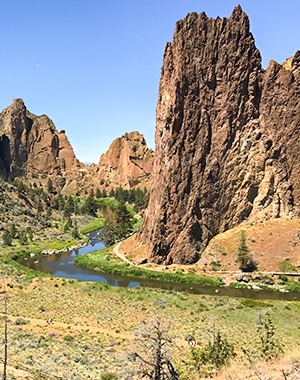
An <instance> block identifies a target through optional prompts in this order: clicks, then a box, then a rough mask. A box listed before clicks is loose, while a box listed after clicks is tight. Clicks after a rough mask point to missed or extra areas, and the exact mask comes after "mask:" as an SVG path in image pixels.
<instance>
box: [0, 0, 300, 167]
mask: <svg viewBox="0 0 300 380" xmlns="http://www.w3.org/2000/svg"><path fill="white" fill-rule="evenodd" d="M238 3H240V4H241V6H242V8H243V9H244V11H246V13H247V14H248V16H249V18H250V25H251V31H252V33H253V35H254V38H255V41H256V46H257V47H258V48H259V49H260V52H261V54H262V56H263V66H264V67H266V66H267V64H268V62H269V60H270V59H275V60H276V61H278V62H283V61H284V60H285V59H286V58H288V57H290V56H292V55H294V53H295V52H296V51H297V50H298V49H300V33H299V19H300V1H299V0H285V1H283V0H247V1H246V0H245V1H243V0H240V1H233V0H0V4H1V16H2V17H1V23H0V35H1V60H0V78H1V79H0V80H1V82H0V89H1V90H0V110H3V109H4V108H6V107H7V106H8V105H9V104H10V103H11V101H12V99H14V98H23V100H24V102H25V104H26V106H27V108H28V110H30V111H31V112H32V113H34V114H36V115H41V114H46V115H48V116H49V117H50V118H51V119H52V120H53V122H54V123H55V125H56V127H57V129H58V130H61V129H64V130H66V134H67V136H68V138H69V140H70V142H71V144H72V146H73V148H74V151H75V154H76V156H77V158H78V159H79V160H80V161H83V162H96V163H97V162H98V160H99V157H100V155H101V154H102V153H104V152H105V151H106V150H107V149H108V147H109V145H110V143H111V142H112V141H113V140H114V139H115V138H117V137H119V136H121V135H123V134H124V133H125V132H130V131H134V130H138V131H140V132H141V133H142V134H143V135H144V137H145V139H146V141H147V144H148V146H150V147H152V148H154V133H155V108H156V102H157V96H158V86H159V79H160V69H161V66H162V60H163V53H164V48H165V45H166V42H167V41H172V36H173V31H174V28H175V23H176V21H177V20H179V19H182V18H184V17H185V16H186V14H187V13H189V12H194V11H195V12H198V13H200V12H202V11H205V13H206V14H207V15H208V16H209V17H216V16H220V17H229V16H230V14H231V12H232V10H233V8H234V6H236V5H237V4H238Z"/></svg>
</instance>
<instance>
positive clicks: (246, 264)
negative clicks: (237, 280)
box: [236, 230, 257, 272]
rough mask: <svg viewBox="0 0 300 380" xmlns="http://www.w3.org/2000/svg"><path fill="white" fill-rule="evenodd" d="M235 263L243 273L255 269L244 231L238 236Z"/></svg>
mask: <svg viewBox="0 0 300 380" xmlns="http://www.w3.org/2000/svg"><path fill="white" fill-rule="evenodd" d="M236 261H237V263H239V266H240V269H241V270H242V271H243V272H252V271H254V270H255V269H256V267H257V264H256V262H255V261H254V260H253V257H252V255H251V253H250V249H249V247H248V246H247V243H246V233H245V231H244V230H242V231H241V234H240V238H239V245H238V249H237V259H236Z"/></svg>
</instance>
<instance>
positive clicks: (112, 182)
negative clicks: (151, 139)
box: [95, 132, 154, 189]
mask: <svg viewBox="0 0 300 380" xmlns="http://www.w3.org/2000/svg"><path fill="white" fill-rule="evenodd" d="M153 159H154V152H153V151H152V150H151V149H149V148H148V147H147V145H146V141H145V139H144V137H143V136H142V135H141V134H140V133H139V132H130V133H125V134H124V135H123V136H122V137H119V138H117V139H115V140H114V141H113V142H112V144H111V145H110V147H109V149H108V151H107V152H106V153H105V154H103V155H102V156H101V157H100V160H99V163H98V165H97V168H96V174H95V178H96V180H97V182H98V184H99V183H102V184H103V185H104V186H107V185H108V186H109V187H110V188H111V187H113V188H116V187H117V186H122V187H123V188H125V189H130V188H133V187H135V186H139V187H141V188H143V187H146V188H148V187H149V180H150V175H151V172H152V166H153Z"/></svg>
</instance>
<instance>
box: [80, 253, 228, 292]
mask: <svg viewBox="0 0 300 380" xmlns="http://www.w3.org/2000/svg"><path fill="white" fill-rule="evenodd" d="M110 251H111V248H105V249H103V250H100V251H95V252H92V253H87V254H85V255H81V256H78V257H76V258H75V260H74V263H75V264H76V265H79V266H82V267H85V268H90V269H94V270H98V271H101V272H105V273H113V274H117V275H122V276H128V277H139V278H144V279H153V280H162V281H170V282H184V283H189V284H193V283H198V284H202V285H210V286H221V285H222V283H221V282H220V281H218V280H216V279H214V278H211V277H201V276H197V275H196V274H194V273H187V274H184V273H182V272H180V271H177V272H176V273H169V272H159V271H151V270H146V269H142V268H139V267H135V266H129V265H128V264H126V263H124V262H123V261H121V260H119V259H116V258H115V257H114V256H113V255H112V254H111V253H110Z"/></svg>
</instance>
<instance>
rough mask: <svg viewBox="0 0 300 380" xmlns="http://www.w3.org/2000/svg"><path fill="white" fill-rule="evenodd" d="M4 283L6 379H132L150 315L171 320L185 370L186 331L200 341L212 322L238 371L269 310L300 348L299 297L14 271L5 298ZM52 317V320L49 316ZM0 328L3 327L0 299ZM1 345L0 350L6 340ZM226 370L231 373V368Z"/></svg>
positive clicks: (288, 345) (291, 348)
mask: <svg viewBox="0 0 300 380" xmlns="http://www.w3.org/2000/svg"><path fill="white" fill-rule="evenodd" d="M4 291H6V292H7V296H8V298H7V314H8V321H9V322H8V365H9V368H8V369H9V373H11V375H10V376H11V377H10V378H11V379H13V378H16V379H22V378H24V379H37V378H41V379H42V378H45V379H52V378H53V379H54V378H59V379H101V376H104V375H105V374H108V373H111V374H112V373H113V374H116V376H117V378H118V379H133V378H134V377H133V373H134V368H135V364H134V362H132V361H131V360H130V352H131V351H132V350H133V349H135V339H136V337H137V331H138V329H139V326H140V324H141V322H142V321H146V322H147V321H149V323H150V322H151V320H153V319H155V318H160V319H162V320H164V321H166V322H169V323H170V331H169V335H170V336H171V338H172V339H173V344H172V345H171V357H172V359H173V362H174V363H175V365H176V368H177V369H179V370H180V369H181V370H183V371H184V364H183V361H184V360H185V358H187V357H188V355H189V350H190V347H189V346H188V344H187V342H186V341H185V336H186V335H187V334H193V336H194V337H195V338H196V340H197V343H198V345H203V344H205V343H206V342H207V338H208V330H209V328H211V327H212V326H216V327H217V328H218V329H220V331H221V332H222V334H224V336H226V337H227V339H228V341H230V342H231V343H232V344H233V345H234V348H235V352H236V354H237V356H236V358H235V359H234V360H233V362H232V364H231V366H232V368H234V371H236V370H237V369H236V368H239V373H240V374H241V376H242V374H243V371H247V370H249V362H248V361H247V360H246V358H245V356H244V354H243V349H247V351H249V352H255V347H256V344H257V334H256V330H257V322H258V318H259V315H260V314H262V315H263V314H265V313H266V312H267V311H268V312H269V313H270V315H271V318H272V321H273V323H274V326H275V329H276V336H277V337H278V339H279V340H280V342H281V344H282V345H283V346H284V351H285V355H297V354H298V353H299V342H300V328H299V327H300V326H299V323H298V316H299V312H300V303H299V302H296V301H291V302H285V301H255V300H248V299H243V298H239V299H236V298H228V297H220V296H217V295H216V296H207V295H192V294H187V293H179V292H174V291H162V290H158V289H146V288H132V289H125V288H114V287H110V286H108V285H105V284H100V283H84V282H80V281H74V280H64V279H59V278H51V277H40V278H34V279H32V280H29V279H28V277H27V276H25V275H23V274H22V273H21V272H18V271H16V272H15V275H14V276H12V277H10V278H5V281H3V284H2V298H3V305H4V294H5V293H3V292H4ZM50 317H51V318H53V323H52V324H47V323H46V320H47V319H48V318H50ZM0 328H1V329H2V331H4V306H3V310H2V318H1V324H0ZM1 351H2V352H1ZM1 351H0V357H3V355H4V345H3V346H2V347H1ZM283 356H284V355H283ZM255 365H256V364H255ZM226 371H227V372H226V373H227V374H228V375H227V377H226V378H227V379H229V378H230V377H229V374H230V368H229V369H226ZM228 371H229V372H228ZM13 373H15V375H13ZM14 376H17V377H14ZM23 376H24V377H23ZM194 378H195V377H190V379H194ZM197 378H199V379H200V378H201V377H200V376H199V377H197ZM233 378H237V377H233ZM240 378H243V377H240ZM195 379H196V378H195Z"/></svg>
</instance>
